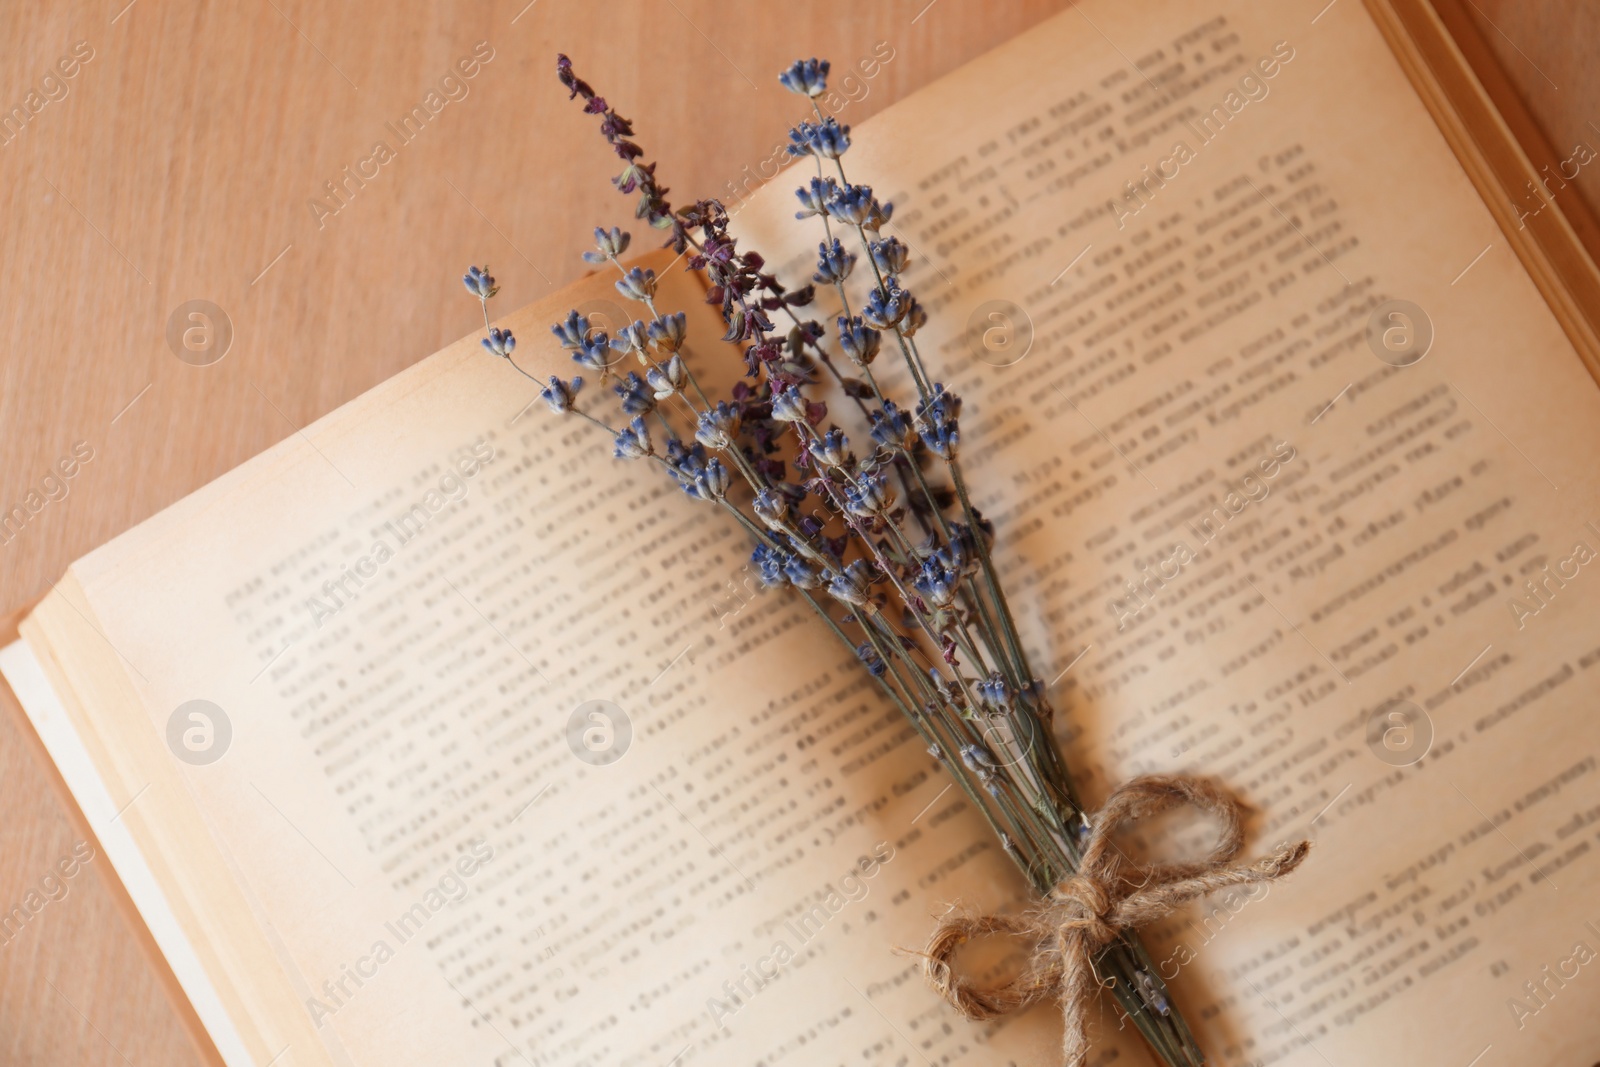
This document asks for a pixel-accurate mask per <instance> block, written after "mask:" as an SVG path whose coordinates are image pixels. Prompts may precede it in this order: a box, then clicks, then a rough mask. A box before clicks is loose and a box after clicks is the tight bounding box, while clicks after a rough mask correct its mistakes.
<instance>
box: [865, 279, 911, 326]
mask: <svg viewBox="0 0 1600 1067" xmlns="http://www.w3.org/2000/svg"><path fill="white" fill-rule="evenodd" d="M910 306H911V294H910V293H908V292H906V291H905V290H904V289H902V288H900V283H899V282H898V281H897V280H896V279H895V278H893V277H890V278H888V279H886V280H885V281H884V283H883V287H882V288H881V289H874V290H872V292H870V293H868V294H867V302H866V303H865V304H864V305H862V308H861V317H862V319H864V320H865V321H866V322H867V323H868V324H869V325H871V326H876V327H877V328H878V329H880V330H892V329H894V327H895V325H896V324H897V323H898V322H899V321H900V320H901V319H902V318H904V317H905V313H906V311H907V310H908V309H909V308H910Z"/></svg>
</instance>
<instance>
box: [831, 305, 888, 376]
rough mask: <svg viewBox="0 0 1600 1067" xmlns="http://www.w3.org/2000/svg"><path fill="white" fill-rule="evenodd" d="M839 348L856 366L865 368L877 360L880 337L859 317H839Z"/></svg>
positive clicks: (881, 341) (880, 342) (881, 340)
mask: <svg viewBox="0 0 1600 1067" xmlns="http://www.w3.org/2000/svg"><path fill="white" fill-rule="evenodd" d="M838 325H839V347H840V348H842V349H844V354H845V355H847V356H849V357H850V360H851V362H853V363H855V364H856V365H857V366H866V365H867V364H868V363H871V362H872V361H873V360H874V359H877V358H878V348H879V346H880V345H881V344H882V343H883V338H882V335H880V334H879V333H878V331H877V330H874V329H873V328H872V327H870V326H868V325H866V324H865V323H863V322H862V321H861V317H860V316H859V315H858V316H855V317H853V318H845V317H844V316H843V315H841V316H840V317H839V322H838Z"/></svg>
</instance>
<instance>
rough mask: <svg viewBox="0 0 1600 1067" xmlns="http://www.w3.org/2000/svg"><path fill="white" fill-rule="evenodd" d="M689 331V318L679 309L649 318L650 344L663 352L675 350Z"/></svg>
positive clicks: (679, 346) (680, 345) (681, 344)
mask: <svg viewBox="0 0 1600 1067" xmlns="http://www.w3.org/2000/svg"><path fill="white" fill-rule="evenodd" d="M688 333H689V318H688V316H687V315H685V314H684V313H683V312H681V311H674V312H673V313H672V314H670V315H662V316H661V317H659V318H655V319H651V320H650V326H649V335H650V344H651V345H653V346H654V347H655V348H657V349H659V350H661V351H663V352H676V351H677V350H678V349H680V348H682V347H683V339H684V338H685V337H686V336H688Z"/></svg>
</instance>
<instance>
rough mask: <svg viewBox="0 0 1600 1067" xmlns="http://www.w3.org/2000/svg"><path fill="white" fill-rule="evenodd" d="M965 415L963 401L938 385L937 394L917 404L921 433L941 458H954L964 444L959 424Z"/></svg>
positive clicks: (927, 443)
mask: <svg viewBox="0 0 1600 1067" xmlns="http://www.w3.org/2000/svg"><path fill="white" fill-rule="evenodd" d="M960 415H961V398H960V397H959V396H957V395H956V394H955V393H952V392H950V391H948V390H946V389H945V387H944V383H943V382H936V383H935V384H934V386H933V395H931V396H929V397H928V398H927V399H926V400H924V401H923V402H922V403H920V404H918V405H917V432H918V433H919V434H921V435H922V443H923V444H925V445H927V446H928V448H929V449H930V450H932V452H933V453H934V455H936V456H939V457H940V458H941V459H953V458H954V457H955V454H956V449H957V446H958V445H960V443H961V429H960V426H959V423H958V420H959V417H960Z"/></svg>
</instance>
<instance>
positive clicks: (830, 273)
mask: <svg viewBox="0 0 1600 1067" xmlns="http://www.w3.org/2000/svg"><path fill="white" fill-rule="evenodd" d="M855 265H856V257H855V253H853V252H846V251H845V248H844V245H842V244H840V243H839V239H838V238H837V237H835V238H834V239H833V241H832V242H827V241H824V242H823V243H821V244H819V245H817V272H816V273H815V274H813V275H812V276H811V280H812V281H814V282H816V283H817V284H818V285H840V284H842V283H843V282H844V280H845V279H846V278H848V277H850V272H851V271H852V270H854V269H855Z"/></svg>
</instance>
